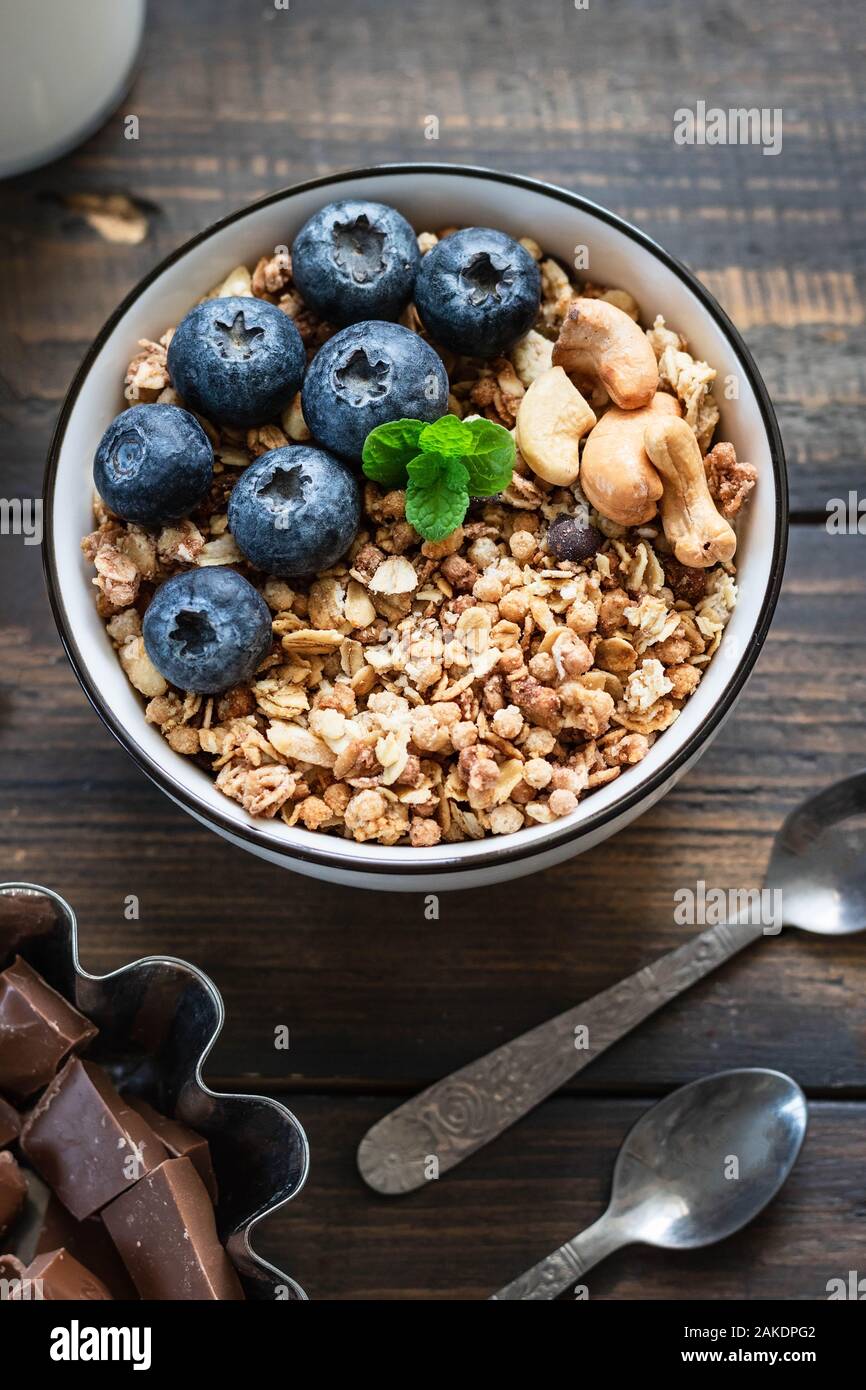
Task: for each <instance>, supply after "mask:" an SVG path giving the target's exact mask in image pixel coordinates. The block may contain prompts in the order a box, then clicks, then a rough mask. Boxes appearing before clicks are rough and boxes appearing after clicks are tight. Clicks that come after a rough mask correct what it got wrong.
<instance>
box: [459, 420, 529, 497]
mask: <svg viewBox="0 0 866 1390" xmlns="http://www.w3.org/2000/svg"><path fill="white" fill-rule="evenodd" d="M461 424H463V428H464V429H465V430H467V431H468V432H469V434H470V435H471V441H472V442H471V446H470V447H469V448H468V449H467V450H466V451H465V452H464V454H463V462H464V464H465V465H466V470H467V472H468V474H469V491H470V492H471V494H472V496H473V497H492V496H493V495H494V493H497V492H502V490H503V489H504V488H506V487H508V484H509V483H510V482H511V474H512V472H513V471H514V459H515V454H516V450H515V446H514V439H513V437H512V435H511V434H510V433H509V431H508V430H506V429H504V428H503V426H502V425H496V424H494V422H493V421H492V420H468V421H466V422H465V423H464V422H463V421H461Z"/></svg>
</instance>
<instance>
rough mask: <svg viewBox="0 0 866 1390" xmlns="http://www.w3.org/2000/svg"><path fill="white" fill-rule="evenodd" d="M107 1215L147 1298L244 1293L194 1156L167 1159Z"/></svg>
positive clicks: (110, 1229) (112, 1233) (234, 1296)
mask: <svg viewBox="0 0 866 1390" xmlns="http://www.w3.org/2000/svg"><path fill="white" fill-rule="evenodd" d="M102 1219H103V1221H104V1222H105V1225H106V1226H107V1228H108V1233H109V1235H110V1236H111V1238H112V1240H113V1241H114V1243H115V1245H116V1246H117V1248H118V1250H119V1251H120V1254H121V1256H122V1258H123V1262H124V1264H125V1265H126V1268H127V1269H128V1270H129V1273H130V1274H131V1276H132V1280H133V1283H134V1284H135V1286H136V1288H137V1289H138V1292H139V1293H140V1294H141V1296H142V1298H144V1299H149V1300H159V1299H181V1300H187V1299H223V1300H232V1301H238V1300H240V1299H242V1298H243V1297H244V1294H243V1290H242V1288H241V1285H240V1280H239V1279H238V1276H237V1274H236V1273H235V1270H234V1266H233V1265H232V1263H231V1261H230V1259H229V1257H228V1255H227V1254H226V1252H225V1250H224V1249H223V1247H222V1246H221V1245H220V1242H219V1237H218V1235H217V1231H216V1222H215V1221H214V1213H213V1207H212V1206H211V1202H210V1198H209V1197H208V1194H207V1189H206V1187H205V1185H204V1183H203V1182H202V1180H201V1178H200V1177H199V1175H198V1173H197V1172H196V1170H195V1168H194V1167H193V1165H192V1163H191V1162H190V1160H189V1159H188V1158H167V1159H166V1160H165V1162H164V1163H161V1164H160V1165H159V1167H158V1168H155V1169H154V1170H153V1171H152V1172H150V1173H147V1174H145V1176H144V1177H143V1178H142V1179H141V1181H140V1182H138V1183H136V1184H135V1186H134V1187H133V1188H130V1190H129V1192H125V1193H124V1194H123V1196H122V1197H118V1198H117V1201H115V1202H112V1203H111V1205H110V1206H107V1207H106V1208H105V1210H104V1211H103V1213H102Z"/></svg>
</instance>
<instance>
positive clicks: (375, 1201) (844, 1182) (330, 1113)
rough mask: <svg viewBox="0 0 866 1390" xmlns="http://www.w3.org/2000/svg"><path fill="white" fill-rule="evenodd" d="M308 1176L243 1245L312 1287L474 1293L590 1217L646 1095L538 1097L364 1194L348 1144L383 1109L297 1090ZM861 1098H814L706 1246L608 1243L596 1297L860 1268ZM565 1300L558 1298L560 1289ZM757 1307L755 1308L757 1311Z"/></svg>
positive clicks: (714, 1289)
mask: <svg viewBox="0 0 866 1390" xmlns="http://www.w3.org/2000/svg"><path fill="white" fill-rule="evenodd" d="M293 1108H294V1109H295V1111H296V1113H297V1114H298V1116H299V1118H300V1119H301V1120H302V1121H303V1123H304V1124H305V1125H306V1127H307V1129H308V1131H309V1135H310V1141H311V1143H312V1146H313V1153H314V1155H315V1157H314V1163H313V1168H312V1172H311V1175H310V1180H309V1182H308V1184H307V1187H306V1188H305V1190H304V1191H303V1192H302V1193H301V1194H300V1195H299V1196H298V1197H297V1199H296V1200H295V1201H294V1202H292V1203H290V1204H289V1206H288V1207H285V1208H284V1209H283V1210H282V1211H281V1212H278V1213H276V1214H275V1215H274V1216H273V1217H270V1218H268V1220H267V1221H266V1222H265V1224H264V1225H263V1226H262V1227H260V1228H259V1232H257V1233H256V1238H255V1244H256V1247H257V1249H259V1250H260V1251H261V1253H263V1254H265V1255H267V1256H269V1257H270V1258H271V1259H272V1260H274V1262H275V1263H276V1264H277V1265H279V1266H280V1267H281V1268H284V1269H286V1271H287V1272H288V1273H290V1274H291V1275H293V1276H294V1277H295V1278H297V1279H298V1280H299V1281H300V1283H301V1285H302V1286H303V1287H304V1288H305V1289H306V1290H307V1292H308V1293H309V1294H310V1296H311V1297H313V1298H316V1299H388V1300H391V1299H483V1298H487V1297H489V1295H490V1294H491V1293H493V1292H494V1291H495V1290H496V1289H498V1288H501V1286H502V1285H503V1284H505V1283H507V1281H508V1280H509V1279H512V1278H514V1277H515V1275H517V1274H519V1273H520V1272H521V1270H524V1269H527V1268H528V1267H529V1266H530V1265H532V1264H534V1263H535V1261H536V1260H538V1259H541V1258H542V1257H543V1256H544V1255H547V1254H549V1253H550V1252H551V1251H552V1250H554V1249H555V1248H556V1247H557V1246H558V1245H560V1244H561V1243H562V1241H564V1240H568V1239H569V1237H571V1236H573V1235H575V1234H576V1233H577V1232H578V1231H579V1230H582V1229H583V1228H584V1227H585V1226H588V1225H589V1224H590V1222H592V1221H594V1220H596V1218H597V1217H598V1216H600V1215H601V1213H602V1211H603V1210H604V1207H605V1206H606V1204H607V1199H608V1195H609V1192H610V1176H611V1172H612V1169H613V1163H614V1159H615V1158H616V1154H617V1150H618V1149H619V1146H620V1144H621V1143H622V1140H623V1139H624V1137H625V1135H626V1133H627V1131H628V1130H629V1128H630V1127H631V1126H632V1124H634V1122H635V1121H636V1119H637V1118H638V1116H639V1115H640V1114H641V1113H642V1112H643V1110H644V1109H645V1108H646V1106H645V1103H641V1102H639V1101H631V1100H628V1101H627V1100H588V1099H584V1100H567V1099H558V1100H554V1101H548V1102H547V1104H546V1105H544V1106H542V1108H541V1109H540V1110H538V1111H536V1113H535V1114H534V1115H532V1116H530V1117H529V1119H527V1120H526V1121H524V1122H523V1123H522V1124H521V1125H520V1126H519V1127H518V1128H517V1129H515V1130H512V1131H511V1133H510V1134H506V1135H504V1136H503V1137H502V1139H501V1140H499V1142H498V1143H497V1144H495V1145H492V1146H491V1147H490V1148H489V1149H487V1150H485V1151H484V1152H483V1153H481V1154H478V1155H476V1157H475V1158H474V1159H472V1160H471V1161H470V1162H467V1163H466V1164H465V1166H464V1167H462V1168H460V1169H458V1170H457V1171H456V1172H454V1173H451V1174H449V1175H448V1176H447V1177H444V1178H442V1179H441V1180H440V1181H439V1182H431V1183H430V1184H429V1186H428V1187H427V1188H425V1189H423V1190H422V1191H420V1192H416V1193H413V1194H412V1195H411V1196H409V1197H396V1198H393V1197H379V1196H377V1195H376V1194H374V1193H371V1192H370V1191H368V1190H367V1188H366V1187H365V1186H364V1184H363V1183H362V1181H361V1179H360V1178H359V1177H358V1174H357V1172H356V1171H355V1167H354V1150H355V1145H356V1143H357V1141H358V1139H359V1138H360V1136H361V1135H362V1134H363V1133H364V1131H365V1129H366V1128H367V1127H368V1126H369V1125H370V1124H371V1123H372V1122H373V1120H375V1119H376V1118H377V1117H378V1116H379V1115H380V1114H381V1113H382V1103H381V1101H376V1100H370V1099H367V1098H365V1097H352V1098H349V1097H319V1096H298V1097H297V1098H296V1099H295V1100H294V1101H293ZM861 1111H862V1107H861V1106H859V1105H838V1104H827V1103H821V1102H815V1103H813V1104H812V1105H811V1106H810V1128H809V1133H808V1135H807V1138H806V1143H805V1145H804V1147H803V1150H802V1153H801V1155H800V1158H799V1160H798V1162H797V1165H796V1167H795V1168H794V1171H793V1173H792V1174H791V1176H790V1178H789V1179H788V1182H787V1184H786V1185H785V1187H784V1188H783V1189H782V1191H781V1193H780V1194H779V1196H778V1197H777V1198H776V1200H775V1202H773V1203H772V1204H771V1205H770V1206H769V1207H768V1208H766V1210H765V1211H764V1212H762V1213H761V1215H760V1216H759V1217H758V1218H757V1220H756V1221H755V1222H754V1223H753V1224H752V1225H751V1226H749V1227H747V1228H746V1230H744V1231H742V1232H740V1233H739V1234H738V1235H736V1236H732V1237H731V1239H730V1240H727V1241H724V1242H722V1243H720V1244H719V1245H715V1246H712V1247H709V1248H707V1249H705V1250H693V1251H679V1252H666V1251H662V1250H652V1249H649V1248H647V1247H643V1246H632V1247H631V1248H630V1249H627V1250H622V1251H619V1252H618V1253H617V1254H615V1255H612V1256H611V1257H610V1258H609V1259H608V1260H605V1262H604V1263H603V1264H601V1265H599V1266H598V1268H597V1269H595V1270H591V1271H590V1272H589V1273H588V1274H587V1276H586V1279H585V1281H584V1282H585V1283H586V1286H587V1289H588V1292H589V1297H590V1299H591V1300H594V1299H672V1298H680V1299H730V1298H747V1299H765V1298H781V1299H813V1300H814V1299H825V1298H826V1297H827V1281H828V1280H830V1279H836V1278H843V1279H847V1277H848V1271H849V1270H851V1269H854V1270H859V1271H860V1272H861V1275H862V1271H863V1269H864V1267H866V1223H864V1221H863V1194H862V1186H859V1185H857V1184H856V1183H853V1182H852V1173H853V1165H854V1164H855V1163H856V1162H857V1161H858V1160H857V1155H858V1154H860V1153H861V1152H862V1144H861V1137H860V1136H861V1135H862V1126H863V1120H862V1114H861ZM564 1297H566V1298H567V1297H570V1295H564ZM756 1313H757V1310H756Z"/></svg>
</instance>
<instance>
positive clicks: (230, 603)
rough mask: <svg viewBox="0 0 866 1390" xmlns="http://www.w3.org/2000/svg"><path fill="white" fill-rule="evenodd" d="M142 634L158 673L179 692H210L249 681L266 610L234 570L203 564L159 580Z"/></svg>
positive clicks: (267, 637) (264, 647)
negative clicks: (161, 581) (162, 581)
mask: <svg viewBox="0 0 866 1390" xmlns="http://www.w3.org/2000/svg"><path fill="white" fill-rule="evenodd" d="M142 635H143V637H144V645H145V648H146V650H147V654H148V656H149V657H150V659H151V661H152V662H153V664H154V666H155V667H156V669H157V670H158V671H160V672H161V673H162V675H164V676H165V678H166V680H167V681H171V683H172V685H176V686H178V687H179V688H180V689H181V690H194V691H197V692H198V693H199V694H201V695H214V694H216V692H217V691H219V690H227V689H228V687H229V686H231V685H240V684H241V683H242V682H244V681H248V680H251V679H252V676H253V674H254V672H255V670H256V668H257V666H259V664H260V663H261V662H262V660H263V659H264V657H265V656H266V654H267V652H268V649H269V648H270V645H271V614H270V609H269V608H268V605H267V604H266V603H265V601H264V599H263V598H262V596H261V594H260V593H258V591H257V590H256V589H254V588H253V586H252V584H250V583H249V581H248V580H246V579H244V577H243V575H240V574H238V573H237V571H236V570H230V569H223V568H221V567H219V566H208V567H207V568H206V569H197V570H189V571H187V572H186V573H185V574H176V575H174V576H173V578H171V579H167V580H166V581H165V583H164V584H161V585H160V587H159V588H158V589H157V591H156V593H155V594H154V596H153V599H152V600H151V603H150V607H149V608H148V610H147V612H146V613H145V615H144V623H143V624H142Z"/></svg>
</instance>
